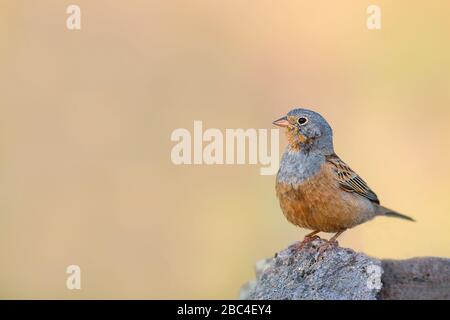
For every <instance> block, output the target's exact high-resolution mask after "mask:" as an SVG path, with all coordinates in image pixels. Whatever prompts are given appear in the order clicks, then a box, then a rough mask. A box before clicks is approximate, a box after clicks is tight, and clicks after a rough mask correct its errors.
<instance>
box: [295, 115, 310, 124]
mask: <svg viewBox="0 0 450 320" xmlns="http://www.w3.org/2000/svg"><path fill="white" fill-rule="evenodd" d="M297 122H298V124H299V125H304V124H306V123H307V122H308V118H305V117H300V118H298V120H297Z"/></svg>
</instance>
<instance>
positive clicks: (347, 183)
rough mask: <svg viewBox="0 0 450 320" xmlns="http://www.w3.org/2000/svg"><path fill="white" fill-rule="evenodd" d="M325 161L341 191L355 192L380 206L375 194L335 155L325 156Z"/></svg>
mask: <svg viewBox="0 0 450 320" xmlns="http://www.w3.org/2000/svg"><path fill="white" fill-rule="evenodd" d="M327 161H328V163H330V164H331V165H332V167H333V169H334V172H335V178H336V180H337V181H338V182H339V186H340V187H341V188H342V189H343V190H345V191H347V192H355V193H357V194H359V195H361V196H363V197H366V198H367V199H369V200H370V201H372V202H375V203H377V204H380V201H379V200H378V197H377V195H376V194H375V192H373V191H372V190H371V189H370V188H369V186H368V185H367V183H366V182H365V181H364V180H363V179H361V177H360V176H358V175H357V174H356V173H355V172H354V171H353V170H352V169H351V168H350V167H349V166H348V165H347V164H346V163H345V162H344V161H342V160H341V159H340V158H339V157H338V156H337V155H335V154H333V155H330V156H327Z"/></svg>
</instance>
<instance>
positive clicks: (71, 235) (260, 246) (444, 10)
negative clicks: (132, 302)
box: [0, 0, 450, 299]
mask: <svg viewBox="0 0 450 320" xmlns="http://www.w3.org/2000/svg"><path fill="white" fill-rule="evenodd" d="M70 4H77V5H79V6H80V7H81V30H79V31H70V30H68V29H67V28H66V19H67V17H68V15H67V14H66V8H67V6H68V5H70ZM370 4H377V5H379V6H380V7H381V14H382V16H381V19H382V20H381V21H382V22H381V23H382V25H381V26H382V28H381V30H368V29H367V27H366V19H367V17H368V15H367V13H366V9H367V7H368V6H369V5H370ZM449 13H450V3H449V2H448V1H444V0H442V1H432V2H428V3H426V4H425V2H423V1H406V0H404V1H395V2H394V1H387V0H386V1H377V2H376V3H372V2H371V1H356V0H355V1H339V2H337V1H336V2H330V1H325V0H321V1H314V2H311V1H300V0H290V1H286V0H282V1H276V2H275V1H269V0H258V1H256V0H255V1H224V0H223V1H207V0H202V1H196V0H192V1H181V0H180V1H175V0H172V1H156V0H155V1H144V0H142V1H126V2H124V1H119V0H115V1H113V0H103V1H102V0H97V1H87V0H77V1H61V0H52V1H51V0H42V1H23V0H21V1H19V0H0V298H3V299H5V298H58V299H59V298H61V299H64V298H72V299H77V298H88V299H91V298H105V299H109V298H125V299H127V298H137V299H147V298H148V299H152V298H160V299H163V298H192V299H195V298H206V299H213V298H236V297H237V296H238V292H239V288H240V286H241V285H242V284H243V283H244V282H246V281H248V280H250V279H252V278H254V264H255V262H256V261H257V260H259V259H262V258H266V257H270V256H272V255H273V254H274V253H275V252H276V251H278V250H281V249H283V248H285V247H286V246H288V245H289V244H291V243H292V242H293V241H296V240H300V239H302V238H303V236H304V235H305V234H306V231H305V230H301V229H299V228H296V227H294V226H292V225H290V224H289V223H288V222H287V221H286V220H285V218H284V216H283V215H282V213H281V210H280V209H279V205H278V201H277V199H276V196H275V191H274V183H275V176H261V175H260V174H259V168H260V166H259V165H228V166H226V165H213V166H206V165H203V166H194V165H191V166H189V165H184V166H176V165H174V164H173V163H172V162H171V159H170V151H171V148H172V147H173V146H174V144H175V143H174V142H171V141H170V135H171V133H172V131H173V130H174V129H176V128H187V129H188V130H190V131H192V130H193V121H194V120H202V121H203V126H204V128H205V129H206V128H211V127H212V128H219V129H223V130H224V129H225V128H272V125H271V122H272V121H273V120H274V119H276V118H278V117H280V116H282V115H284V114H285V113H286V112H287V111H288V110H290V109H291V108H293V107H295V106H303V107H308V108H312V109H314V110H316V111H319V112H320V113H322V114H323V115H324V116H325V118H326V119H327V120H328V121H329V122H330V123H331V125H332V126H333V128H334V133H335V147H336V150H337V153H338V154H339V155H340V157H341V158H342V159H344V161H346V162H347V163H348V164H349V165H350V166H351V167H352V168H353V169H354V170H355V171H357V172H358V173H359V174H360V175H361V176H362V177H363V178H364V179H365V180H366V181H367V182H368V184H369V185H370V186H371V187H372V188H373V190H375V192H376V193H377V194H378V196H379V198H380V199H381V201H382V203H383V204H384V205H386V206H388V207H391V208H394V209H396V210H398V211H400V212H403V213H405V214H408V215H411V216H413V217H414V218H416V220H417V222H416V223H409V222H406V221H402V220H397V219H388V218H378V219H376V220H374V221H372V222H371V223H367V224H364V225H362V226H359V227H356V228H354V229H352V230H351V231H349V232H346V233H345V234H344V235H343V236H342V238H341V240H340V245H341V246H345V247H351V248H353V249H355V250H360V251H364V252H365V253H367V254H369V255H372V256H376V257H379V258H399V259H400V258H408V257H414V256H427V255H432V256H447V257H448V256H450V232H449V228H450V165H449V164H450V124H449V121H450V19H449ZM281 136H282V138H281V141H280V144H281V149H280V153H281V152H282V149H284V147H285V145H286V140H285V138H284V136H283V135H281ZM322 235H323V236H325V237H328V236H330V235H327V234H322ZM71 264H76V265H79V266H80V267H81V272H82V274H81V279H82V280H81V281H82V290H72V291H70V290H68V289H67V288H66V278H67V276H68V275H67V274H66V273H65V272H66V267H67V266H68V265H71Z"/></svg>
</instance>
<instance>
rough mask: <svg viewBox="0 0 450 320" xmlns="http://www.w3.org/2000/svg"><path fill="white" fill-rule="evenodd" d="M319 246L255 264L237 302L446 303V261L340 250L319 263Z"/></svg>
mask: <svg viewBox="0 0 450 320" xmlns="http://www.w3.org/2000/svg"><path fill="white" fill-rule="evenodd" d="M324 243H325V241H324V240H321V239H317V240H314V241H313V242H311V243H309V244H308V245H306V246H305V247H304V248H303V249H302V250H299V243H294V244H293V245H291V246H289V247H288V248H287V249H284V250H282V251H280V252H278V253H276V254H275V256H274V257H273V258H271V259H265V260H262V261H260V262H258V263H257V265H256V280H253V281H250V282H248V283H247V284H245V285H244V286H243V287H242V289H241V292H240V299H249V300H260V299H268V300H286V299H287V300H310V299H314V300H322V299H327V300H376V299H450V259H444V258H415V259H409V260H403V261H396V260H385V261H380V260H378V259H375V258H371V257H368V256H366V255H365V254H363V253H356V252H354V251H353V250H351V249H346V248H340V247H332V248H330V249H329V250H327V251H325V253H324V254H323V256H322V257H320V259H319V257H318V247H319V246H320V245H322V244H324Z"/></svg>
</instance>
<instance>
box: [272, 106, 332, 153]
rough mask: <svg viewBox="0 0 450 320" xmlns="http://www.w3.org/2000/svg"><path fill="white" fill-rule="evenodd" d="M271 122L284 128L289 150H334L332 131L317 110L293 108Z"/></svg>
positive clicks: (330, 151) (327, 151) (324, 151)
mask: <svg viewBox="0 0 450 320" xmlns="http://www.w3.org/2000/svg"><path fill="white" fill-rule="evenodd" d="M273 124H274V125H277V126H279V127H285V128H286V136H287V138H288V142H289V145H288V148H289V149H290V150H291V151H300V150H301V151H304V152H311V151H315V152H320V153H322V154H324V155H328V154H332V153H333V152H334V150H333V131H332V130H331V127H330V125H329V124H328V122H327V121H326V120H325V119H324V118H323V117H322V116H321V115H320V114H318V113H317V112H314V111H312V110H308V109H302V108H298V109H293V110H291V111H289V113H288V114H287V115H286V116H284V117H282V118H280V119H278V120H276V121H274V122H273Z"/></svg>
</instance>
